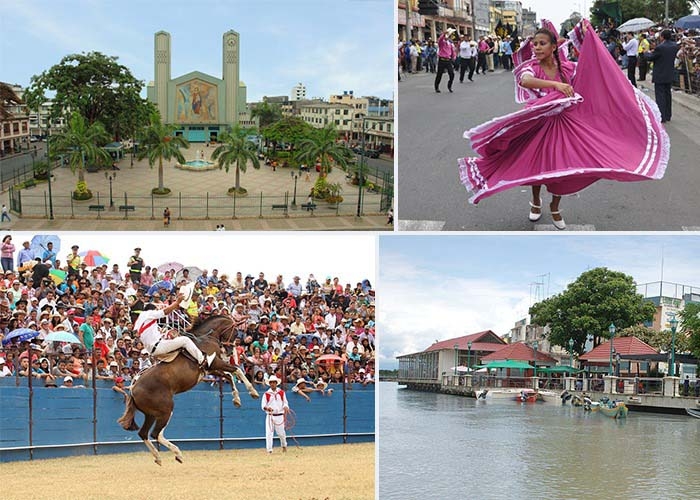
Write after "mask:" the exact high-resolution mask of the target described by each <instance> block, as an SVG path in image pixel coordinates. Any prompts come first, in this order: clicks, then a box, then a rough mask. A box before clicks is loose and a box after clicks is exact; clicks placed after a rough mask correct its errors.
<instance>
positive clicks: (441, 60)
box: [435, 28, 456, 94]
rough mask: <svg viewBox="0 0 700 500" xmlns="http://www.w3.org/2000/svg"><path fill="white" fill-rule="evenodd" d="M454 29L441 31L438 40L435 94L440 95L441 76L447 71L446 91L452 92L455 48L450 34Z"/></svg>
mask: <svg viewBox="0 0 700 500" xmlns="http://www.w3.org/2000/svg"><path fill="white" fill-rule="evenodd" d="M454 32H455V30H454V28H448V29H447V30H446V31H443V32H442V33H441V34H440V38H438V67H437V75H435V92H437V93H438V94H439V93H440V82H441V81H442V74H443V73H444V72H445V71H447V75H448V76H449V77H450V79H449V80H448V82H447V90H449V91H450V92H452V82H453V81H454V79H455V70H454V68H453V67H452V64H453V61H454V59H455V57H456V54H455V47H454V45H453V44H452V42H451V41H450V37H451V36H452V33H454Z"/></svg>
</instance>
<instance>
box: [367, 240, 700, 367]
mask: <svg viewBox="0 0 700 500" xmlns="http://www.w3.org/2000/svg"><path fill="white" fill-rule="evenodd" d="M699 248H700V236H697V235H687V234H667V235H661V236H659V235H630V236H614V235H595V234H594V235H591V234H588V235H585V236H578V235H556V236H554V235H552V236H548V235H532V236H531V235H485V236H480V235H467V236H462V235H439V236H420V235H406V236H401V235H396V236H389V237H388V236H381V237H380V238H379V262H378V268H379V288H380V290H381V294H380V295H379V299H378V300H377V306H378V307H377V319H378V324H380V325H381V336H380V338H379V339H378V343H379V346H380V353H379V359H380V363H381V366H383V367H386V368H393V367H395V365H396V361H395V357H396V356H397V355H399V354H408V353H412V352H418V351H422V350H423V349H425V348H427V347H428V346H430V345H431V344H432V343H433V342H434V341H435V340H444V339H448V338H451V337H458V336H461V335H466V334H470V333H476V332H479V331H483V330H488V329H491V330H493V331H494V332H496V333H497V334H498V335H504V334H506V333H508V332H509V330H510V328H512V327H513V325H514V323H515V322H516V321H518V320H520V319H522V318H524V317H525V316H526V314H527V311H528V308H529V307H530V305H531V304H532V303H533V302H536V301H537V300H541V299H542V298H544V296H546V295H547V287H548V290H549V295H553V294H556V293H560V292H561V291H563V290H564V289H565V288H566V286H567V285H568V284H569V283H571V282H572V281H574V280H575V279H576V278H577V277H578V276H579V275H580V274H581V273H583V272H584V271H586V270H588V269H592V268H595V267H608V268H609V269H613V270H616V271H622V272H624V273H627V274H629V275H631V276H632V277H633V278H634V280H635V282H636V283H637V284H641V283H649V282H653V281H658V280H660V278H661V254H662V249H663V255H664V269H663V279H664V281H665V282H672V283H680V284H685V285H691V286H694V287H698V289H700V253H699V252H698V249H699ZM545 275H546V276H545ZM537 282H541V283H543V286H541V287H538V286H536V285H533V284H534V283H537ZM538 289H539V290H538ZM537 292H541V293H539V294H538V293H537Z"/></svg>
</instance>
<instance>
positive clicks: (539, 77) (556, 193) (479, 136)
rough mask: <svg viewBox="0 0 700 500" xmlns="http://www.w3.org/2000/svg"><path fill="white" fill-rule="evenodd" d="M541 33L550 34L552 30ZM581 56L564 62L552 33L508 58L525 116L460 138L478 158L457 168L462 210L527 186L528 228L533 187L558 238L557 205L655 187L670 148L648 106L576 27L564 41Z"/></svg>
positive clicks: (537, 208) (536, 208) (534, 203)
mask: <svg viewBox="0 0 700 500" xmlns="http://www.w3.org/2000/svg"><path fill="white" fill-rule="evenodd" d="M548 26H550V27H552V28H553V26H552V25H551V23H548ZM569 37H570V39H571V43H573V44H574V46H576V48H578V49H579V51H580V57H579V62H578V64H575V63H573V62H571V61H568V60H567V58H566V45H563V46H561V47H558V45H557V38H556V35H555V33H554V32H553V31H552V29H551V28H550V29H546V28H543V29H540V30H538V31H537V32H536V34H535V36H534V38H533V39H532V40H531V41H528V42H527V43H525V44H524V45H523V47H522V48H521V50H520V51H519V53H518V54H516V55H514V58H513V59H514V62H515V64H516V67H515V69H514V70H513V73H514V76H515V82H516V101H517V102H526V103H527V104H526V106H525V108H524V109H522V110H520V111H517V112H515V113H512V114H510V115H507V116H503V117H499V118H495V119H493V120H491V121H490V122H487V123H485V124H483V125H479V126H478V127H475V128H473V129H471V130H468V131H467V132H465V133H464V136H465V137H466V138H467V139H469V140H470V141H471V146H472V149H473V150H474V151H475V152H476V153H477V154H478V155H480V156H479V157H471V158H462V159H460V160H459V172H460V179H461V181H462V183H463V184H464V185H465V186H466V187H467V189H468V190H469V191H471V192H473V193H474V195H473V196H472V197H471V199H470V201H471V202H472V203H474V204H476V203H478V202H479V201H480V200H481V199H482V198H485V197H487V196H491V195H493V194H495V193H497V192H500V191H503V190H506V189H509V188H512V187H516V186H524V185H527V186H532V200H531V201H530V212H529V215H528V218H529V219H530V220H531V221H533V222H534V221H536V220H539V219H540V217H541V214H542V200H541V197H540V192H541V187H542V185H545V186H546V187H547V190H548V191H549V192H550V193H551V194H552V201H551V203H550V204H549V208H550V212H551V215H552V223H553V224H554V226H555V227H556V228H557V229H564V228H565V227H566V224H565V223H564V220H563V218H562V217H561V213H560V211H559V202H560V200H561V196H562V195H566V194H573V193H577V192H578V191H581V190H582V189H583V188H585V187H587V186H589V185H591V184H592V183H594V182H595V181H597V180H599V179H612V180H617V181H628V182H629V181H638V180H648V179H660V178H661V177H663V174H664V170H665V168H666V164H667V163H668V156H669V141H668V135H667V134H666V132H665V130H664V129H663V126H662V125H661V123H660V119H661V117H660V115H659V111H658V108H657V106H656V104H655V103H654V102H653V101H651V100H650V99H649V98H648V97H646V96H645V95H644V94H643V93H641V92H640V91H638V90H637V89H635V88H634V87H632V85H631V84H630V83H629V80H627V78H625V76H624V75H623V74H622V72H621V71H620V70H619V68H618V67H617V64H616V63H615V61H614V60H613V59H612V57H610V54H609V53H608V51H607V50H606V49H605V47H604V46H603V44H602V42H601V41H600V39H599V38H598V36H597V35H596V33H595V32H594V31H593V29H592V28H591V27H590V23H588V21H586V20H584V21H582V22H581V23H579V24H578V25H577V26H576V27H575V28H574V30H573V31H572V32H571V33H570V34H569Z"/></svg>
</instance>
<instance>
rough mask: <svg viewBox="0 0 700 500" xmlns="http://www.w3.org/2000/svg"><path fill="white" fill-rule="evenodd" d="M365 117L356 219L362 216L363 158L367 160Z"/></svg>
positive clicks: (363, 118) (363, 120)
mask: <svg viewBox="0 0 700 500" xmlns="http://www.w3.org/2000/svg"><path fill="white" fill-rule="evenodd" d="M365 123H366V122H365V117H364V116H363V117H362V138H361V141H360V143H361V146H360V147H361V148H362V156H361V157H360V173H359V175H358V183H357V185H358V186H359V188H360V189H359V191H358V192H357V217H360V215H361V214H362V185H363V184H364V175H363V174H364V171H365V169H364V166H365V161H366V160H365V158H367V156H366V155H367V152H366V151H365Z"/></svg>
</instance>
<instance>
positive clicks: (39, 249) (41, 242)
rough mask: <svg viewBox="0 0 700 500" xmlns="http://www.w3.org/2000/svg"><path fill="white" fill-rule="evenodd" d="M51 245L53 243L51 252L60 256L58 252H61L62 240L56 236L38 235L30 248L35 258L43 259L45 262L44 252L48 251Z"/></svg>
mask: <svg viewBox="0 0 700 500" xmlns="http://www.w3.org/2000/svg"><path fill="white" fill-rule="evenodd" d="M49 243H53V249H52V250H51V251H52V252H53V253H55V254H56V255H58V252H60V251H61V238H59V237H58V236H56V235H55V234H37V235H36V236H34V237H33V238H32V241H31V245H30V247H29V248H30V249H31V250H32V252H34V256H35V257H42V260H43V256H44V252H46V251H47V250H48V248H47V245H48V244H49Z"/></svg>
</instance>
